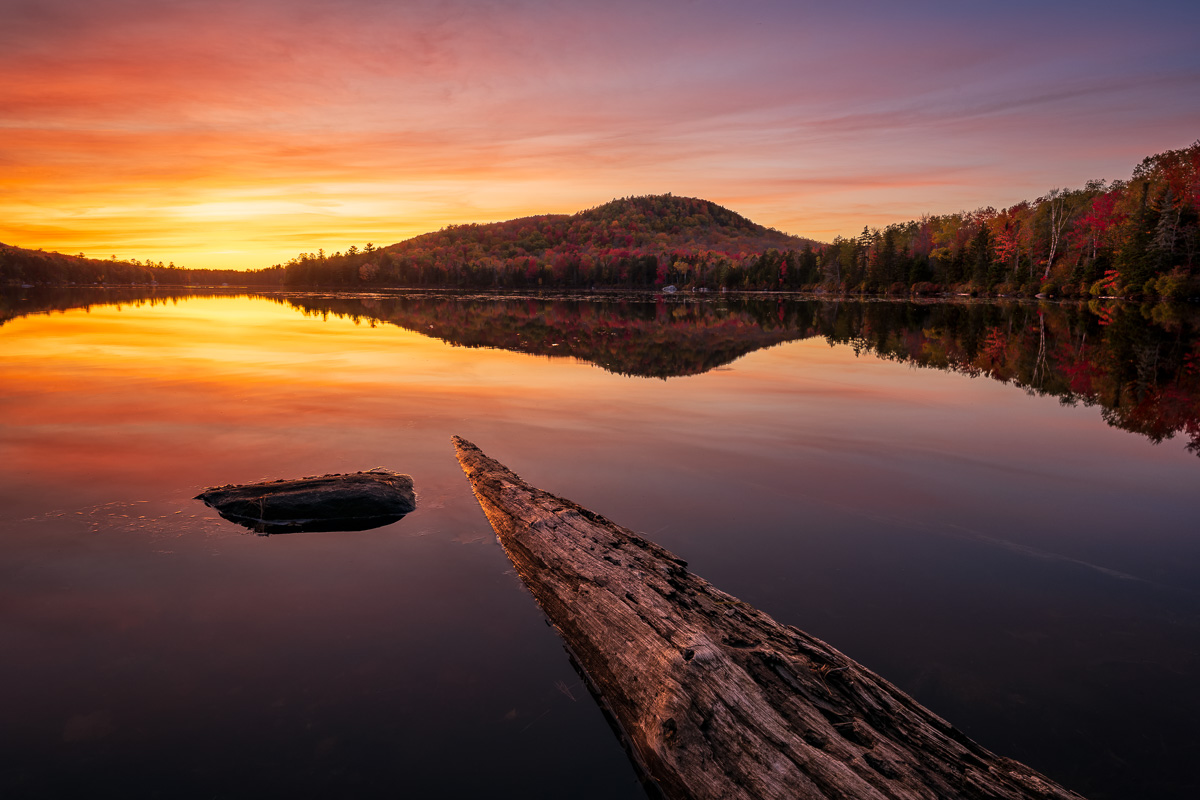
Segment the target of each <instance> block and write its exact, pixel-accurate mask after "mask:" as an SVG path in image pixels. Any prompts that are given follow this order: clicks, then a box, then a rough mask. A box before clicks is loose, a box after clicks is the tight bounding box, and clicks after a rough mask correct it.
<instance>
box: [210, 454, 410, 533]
mask: <svg viewBox="0 0 1200 800" xmlns="http://www.w3.org/2000/svg"><path fill="white" fill-rule="evenodd" d="M196 499H197V500H203V501H204V503H205V504H206V505H208V506H211V507H212V508H215V509H216V510H217V513H218V514H220V515H221V516H222V517H224V518H225V519H227V520H229V521H230V522H236V523H237V524H239V525H243V526H245V527H247V528H250V529H251V530H253V531H255V532H257V533H265V534H271V533H296V532H300V531H310V532H312V531H364V530H367V529H369V528H378V527H379V526H381V525H387V524H390V523H392V522H396V521H397V520H399V519H401V518H402V517H404V515H406V514H408V513H409V512H410V511H412V510H413V509H415V508H416V507H417V498H416V495H415V494H414V493H413V482H412V478H411V477H409V476H408V475H401V474H400V473H398V472H392V471H391V470H386V469H382V468H379V469H373V470H369V471H367V472H353V473H349V474H345V475H318V476H316V477H311V478H296V479H294V480H279V481H264V482H262V483H245V484H241V485H237V486H234V485H229V486H216V487H213V488H211V489H205V490H204V491H203V492H201V493H200V494H198V495H196Z"/></svg>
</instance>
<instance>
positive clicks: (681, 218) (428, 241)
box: [284, 194, 820, 289]
mask: <svg viewBox="0 0 1200 800" xmlns="http://www.w3.org/2000/svg"><path fill="white" fill-rule="evenodd" d="M814 246H815V248H819V247H820V245H819V244H818V243H816V242H813V241H812V240H809V239H802V238H800V237H796V236H789V235H787V234H785V233H781V232H779V231H776V230H773V229H770V228H765V227H763V226H762V225H758V224H756V223H754V222H751V221H750V220H748V219H746V218H745V217H743V216H741V215H740V214H737V213H735V212H733V211H730V210H729V209H727V208H724V207H723V206H719V205H717V204H716V203H713V202H711V201H708V200H702V199H699V198H694V197H675V196H673V195H670V194H666V195H648V196H644V197H627V198H624V199H621V200H613V201H612V202H610V203H605V204H604V205H601V206H597V207H596V208H591V209H588V210H586V211H581V212H579V213H577V214H570V215H567V214H547V215H543V216H535V217H523V218H520V219H514V220H509V221H507V222H494V223H490V224H483V225H480V224H471V225H455V226H452V227H448V228H444V229H443V230H440V231H437V232H434V233H427V234H423V235H421V236H417V237H414V238H412V239H408V240H407V241H403V242H399V243H397V244H393V245H389V246H387V247H383V248H375V247H374V246H373V245H370V244H368V245H367V247H366V249H364V250H358V248H356V247H352V248H350V250H348V251H347V252H346V253H334V254H333V255H329V256H327V255H325V254H324V253H323V252H319V253H316V254H313V253H304V254H301V255H300V256H299V257H297V258H296V259H293V260H292V261H291V262H289V263H288V264H287V265H286V266H285V267H284V271H285V281H286V283H288V284H289V285H295V286H305V285H325V286H362V285H364V284H366V285H371V284H374V285H384V286H439V287H446V286H455V287H462V288H491V287H497V288H528V287H556V288H575V289H577V288H590V287H593V286H596V287H600V286H604V287H630V288H645V287H653V286H663V285H666V284H672V283H694V282H695V273H696V270H697V268H699V267H704V268H705V269H706V270H708V271H714V270H719V269H720V268H721V267H722V266H723V267H724V269H725V271H724V273H722V274H723V275H726V276H731V275H733V274H734V270H736V269H745V268H747V267H749V266H751V264H750V262H751V261H752V260H753V261H755V262H756V261H757V260H758V259H759V257H760V256H761V255H762V254H764V253H767V252H769V251H774V252H776V253H777V254H778V253H793V254H798V253H800V252H807V253H808V254H809V258H808V262H809V263H808V265H807V266H808V267H809V269H808V271H807V274H806V275H803V276H802V275H801V274H800V268H799V257H798V255H795V256H793V258H794V259H795V261H796V266H794V267H793V269H792V270H791V278H792V280H790V281H785V283H786V284H788V285H787V286H784V287H782V288H798V287H799V286H800V285H801V284H802V283H806V282H814V281H816V280H817V279H818V275H817V273H816V266H817V261H816V255H815V252H816V250H815V248H814ZM802 277H804V278H807V280H801V278H802ZM774 288H780V287H779V286H778V285H777V286H776V287H774Z"/></svg>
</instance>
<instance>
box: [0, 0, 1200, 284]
mask: <svg viewBox="0 0 1200 800" xmlns="http://www.w3.org/2000/svg"><path fill="white" fill-rule="evenodd" d="M4 6H5V8H4V20H5V22H4V25H3V26H0V170H3V177H2V180H0V240H2V241H9V242H12V243H15V244H22V245H26V246H43V247H47V248H61V249H67V250H72V251H77V250H78V249H79V248H80V247H82V246H84V245H85V244H87V243H89V242H94V243H97V246H100V244H99V243H103V246H104V247H105V248H106V249H112V250H116V251H117V253H118V254H119V255H124V256H134V257H142V258H144V257H153V258H156V259H157V258H163V259H170V260H175V261H176V262H179V263H189V264H192V265H196V266H199V265H205V264H218V263H226V264H230V265H235V266H244V267H248V266H261V265H265V264H269V263H273V262H276V261H280V260H284V259H286V258H287V257H288V256H290V255H294V254H295V252H296V251H297V250H299V249H316V248H317V247H326V248H327V249H330V248H332V247H335V246H336V247H344V246H346V245H347V244H349V243H352V242H357V243H359V244H361V243H362V242H363V241H365V240H366V239H368V238H369V239H371V240H374V241H376V242H377V243H381V242H390V241H396V240H398V239H400V238H403V237H405V236H408V235H413V234H416V233H419V232H422V231H423V230H427V229H429V228H436V227H440V226H441V225H444V224H446V223H449V222H467V221H475V220H495V219H504V218H507V217H511V216H518V215H522V214H529V213H543V212H547V211H558V212H569V211H575V210H578V209H580V208H585V207H588V206H592V205H595V204H597V203H599V202H603V201H605V200H608V199H610V198H611V197H615V196H623V195H628V194H638V193H644V192H661V191H674V192H676V193H680V194H694V195H700V196H705V197H709V198H712V199H714V200H717V201H718V202H724V203H726V204H727V205H733V206H734V207H736V208H737V209H738V210H739V211H742V212H743V213H746V214H748V215H750V216H751V217H752V218H755V219H756V220H758V221H761V222H763V223H764V224H767V225H773V226H775V227H779V228H781V229H784V230H788V231H789V232H792V233H798V234H805V235H813V236H824V237H826V238H828V235H829V234H830V233H831V232H842V233H853V232H854V231H856V230H858V229H861V226H862V225H863V224H880V223H882V222H887V221H900V220H902V219H905V218H908V217H912V216H916V215H918V214H920V213H922V212H924V211H951V210H958V209H960V208H964V207H976V206H978V205H984V204H995V205H1001V204H1004V203H1007V202H1016V201H1017V200H1019V199H1022V198H1023V197H1028V196H1031V195H1036V194H1038V193H1041V192H1043V191H1044V190H1045V189H1046V188H1049V187H1050V186H1054V185H1071V184H1072V183H1078V182H1081V181H1082V180H1086V179H1087V178H1092V177H1109V178H1116V177H1124V176H1127V175H1128V173H1129V170H1130V169H1131V168H1132V166H1133V163H1134V162H1136V160H1138V159H1140V158H1141V157H1142V156H1144V155H1147V154H1149V153H1152V152H1157V151H1160V150H1162V149H1166V148H1169V147H1182V146H1185V145H1187V144H1189V143H1190V142H1191V141H1192V140H1194V139H1195V138H1196V137H1197V135H1200V134H1198V133H1197V131H1200V80H1197V77H1198V76H1200V55H1198V53H1197V49H1196V48H1195V46H1194V44H1195V43H1194V35H1193V34H1191V33H1189V31H1194V30H1195V29H1196V28H1197V27H1200V10H1197V9H1196V8H1194V7H1193V6H1192V5H1191V4H1182V3H1166V2H1152V3H1150V4H1149V5H1147V6H1143V7H1141V8H1138V9H1128V8H1122V7H1118V6H1117V5H1108V6H1105V5H1102V4H1101V5H1097V4H1094V3H1093V4H1083V3H1063V4H1056V5H1055V7H1054V8H1051V9H1045V8H1040V7H1039V8H1038V9H1036V10H1035V8H1034V6H1033V5H1031V4H1029V3H1025V2H1024V1H1023V0H1019V1H1018V2H1015V3H1013V4H1009V5H1006V6H1005V7H1003V8H990V7H989V8H976V7H973V6H972V7H966V6H963V5H962V4H961V3H959V4H951V3H942V2H934V3H922V4H917V5H906V6H904V7H903V8H898V7H897V6H895V5H892V4H879V3H856V4H848V5H844V6H837V7H830V6H828V5H826V4H821V5H818V4H807V3H795V2H787V3H785V2H754V3H750V4H743V5H739V6H737V7H734V6H731V5H729V4H727V3H718V2H710V1H709V0H696V1H695V2H682V1H679V2H664V3H654V4H645V3H632V2H618V3H610V4H604V5H603V6H598V5H596V4H585V3H562V2H554V3H551V2H537V1H535V0H529V1H524V0H512V1H511V2H506V1H503V0H497V1H496V2H470V1H468V0H458V1H457V2H433V0H430V1H429V2H406V3H403V4H396V3H391V2H383V0H344V1H343V2H339V3H331V2H326V1H324V0H290V1H289V2H284V0H243V1H242V2H236V3H235V2H231V1H230V0H213V1H209V0H206V1H205V2H200V1H199V0H177V1H176V2H171V3H161V2H157V0H154V1H153V2H152V0H92V2H83V1H82V0H39V2H20V1H18V0H7V1H6V2H5V3H4ZM1156 12H1163V13H1165V12H1169V13H1170V16H1171V18H1172V19H1173V20H1174V21H1175V22H1174V24H1172V25H1170V26H1166V27H1164V26H1162V25H1160V24H1158V23H1157V22H1156ZM155 248H158V249H155ZM230 251H235V252H236V256H235V255H231V254H230Z"/></svg>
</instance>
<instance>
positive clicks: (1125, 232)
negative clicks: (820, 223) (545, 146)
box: [0, 141, 1200, 300]
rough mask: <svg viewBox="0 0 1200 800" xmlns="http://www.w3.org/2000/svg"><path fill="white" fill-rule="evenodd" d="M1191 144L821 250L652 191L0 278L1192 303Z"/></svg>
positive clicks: (29, 254)
mask: <svg viewBox="0 0 1200 800" xmlns="http://www.w3.org/2000/svg"><path fill="white" fill-rule="evenodd" d="M1198 258H1200V141H1198V142H1196V143H1195V144H1193V145H1192V146H1190V147H1188V148H1185V149H1182V150H1171V151H1168V152H1165V153H1160V154H1158V155H1155V156H1150V157H1148V158H1146V159H1144V160H1143V161H1142V163H1141V164H1139V165H1138V166H1137V167H1136V168H1135V169H1134V171H1133V174H1132V176H1131V177H1130V178H1129V179H1128V180H1116V181H1112V182H1111V183H1110V182H1107V181H1104V180H1096V181H1090V182H1089V183H1088V184H1087V185H1086V186H1084V187H1083V188H1079V189H1054V190H1051V191H1049V192H1047V193H1046V194H1045V195H1044V196H1042V197H1039V198H1037V199H1036V200H1032V201H1026V202H1021V203H1018V204H1016V205H1014V206H1011V207H1009V208H1005V209H1002V210H996V209H995V208H990V207H989V208H981V209H977V210H975V211H969V212H967V211H964V212H959V213H955V214H942V215H938V216H923V217H921V218H919V219H915V220H910V221H908V222H901V223H896V224H892V225H888V226H887V227H886V228H883V229H882V230H880V229H872V228H869V227H863V229H862V232H861V233H860V234H859V235H857V236H854V237H850V238H843V237H838V238H836V239H834V241H833V242H832V243H828V244H821V243H818V242H814V241H812V240H808V239H802V238H798V237H795V236H789V235H787V234H784V233H781V232H779V231H776V230H773V229H769V228H764V227H763V226H761V225H757V224H755V223H754V222H751V221H750V220H748V219H746V218H745V217H743V216H740V215H739V214H736V213H734V212H733V211H730V210H729V209H727V208H723V207H721V206H719V205H717V204H715V203H712V202H709V201H707V200H701V199H697V198H689V197H674V196H672V195H669V194H668V195H651V196H646V197H630V198H625V199H622V200H614V201H612V202H610V203H606V204H604V205H602V206H598V207H596V208H592V209H589V210H587V211H581V212H579V213H578V214H571V215H566V214H551V215H544V216H536V217H525V218H522V219H514V220H509V221H507V222H497V223H491V224H486V225H475V224H473V225H456V226H452V227H449V228H445V229H443V230H440V231H437V232H435V233H427V234H424V235H421V236H417V237H415V238H413V239H409V240H407V241H403V242H400V243H397V244H393V245H388V246H386V247H376V246H375V245H373V244H370V243H368V244H367V245H366V246H365V247H363V248H362V249H359V248H358V247H357V246H354V247H350V248H349V249H348V250H346V252H344V253H343V252H336V253H332V254H326V253H325V252H324V251H322V250H318V251H317V252H316V253H302V254H300V255H299V256H297V257H296V258H294V259H292V260H291V261H289V262H288V263H287V264H277V265H275V266H274V267H271V268H269V269H265V270H257V271H251V272H237V271H234V270H186V269H181V268H176V267H174V265H166V266H164V265H163V264H162V263H158V264H155V263H153V262H145V263H139V262H137V261H132V262H121V261H116V260H109V261H101V260H97V259H88V258H83V257H81V256H66V255H61V254H58V253H44V252H42V251H40V250H38V251H34V250H23V249H21V248H16V247H9V246H3V245H0V283H7V284H21V283H32V284H55V285H63V284H69V283H76V284H81V283H109V284H111V283H126V284H128V283H159V284H164V285H193V286H201V285H220V284H222V283H229V284H235V285H250V286H262V287H267V286H280V285H286V286H289V287H329V288H340V289H347V290H349V289H369V288H458V289H511V290H528V289H559V290H575V291H578V290H589V289H634V290H644V289H661V288H665V287H667V286H675V287H677V288H678V289H682V290H689V289H691V290H710V291H717V290H721V289H731V290H757V291H805V290H808V291H812V290H816V291H823V292H831V293H849V294H858V293H867V294H891V295H908V294H937V293H942V292H955V293H970V294H999V295H1018V296H1032V295H1035V294H1039V293H1045V294H1050V295H1065V296H1120V297H1143V298H1151V299H1154V298H1161V299H1168V300H1178V299H1184V298H1197V297H1200V275H1198V274H1197V272H1198V270H1197V266H1198V264H1197V260H1198Z"/></svg>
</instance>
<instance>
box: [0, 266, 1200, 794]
mask: <svg viewBox="0 0 1200 800" xmlns="http://www.w3.org/2000/svg"><path fill="white" fill-rule="evenodd" d="M0 311H2V313H0V320H4V321H3V324H2V325H0V387H2V388H0V652H3V653H4V657H3V658H2V659H0V708H2V709H3V714H2V715H0V761H2V767H0V794H2V795H3V796H4V797H12V798H15V797H46V796H77V795H82V794H85V793H93V792H95V791H97V790H98V789H101V788H103V791H104V793H106V794H111V795H113V796H123V797H164V798H167V797H169V798H192V797H195V798H200V797H205V798H211V797H220V798H240V797H257V796H262V795H264V794H268V795H271V796H276V795H278V796H293V797H376V796H378V797H383V796H388V797H391V796H397V795H399V796H413V797H475V796H484V795H486V796H488V797H512V798H518V797H519V798H560V797H574V798H622V797H627V798H639V797H644V796H645V795H644V793H643V791H642V789H641V788H640V785H639V783H638V781H637V779H636V776H635V774H634V771H633V769H632V767H631V766H630V764H629V762H628V760H627V759H626V757H625V754H624V753H623V751H622V749H621V747H620V745H619V743H618V741H617V739H616V738H615V737H614V736H613V734H612V732H611V731H610V729H609V728H608V726H607V724H606V722H605V721H604V719H603V717H602V715H601V713H600V711H599V709H598V708H597V706H596V705H595V703H594V702H593V700H592V699H591V697H590V695H589V694H588V691H587V689H586V687H585V686H584V685H583V683H582V681H581V679H580V677H579V676H578V675H577V674H576V673H575V672H574V671H573V669H572V667H571V666H570V664H569V663H568V660H567V657H566V655H565V653H564V651H563V649H562V647H561V645H560V643H559V640H558V639H557V637H556V635H555V633H554V631H553V630H552V629H551V628H550V627H548V626H547V625H546V623H545V621H544V618H543V616H542V614H541V612H540V610H539V609H538V608H537V606H536V604H535V603H534V602H533V600H532V598H531V597H530V595H529V594H528V592H526V590H525V589H524V587H523V586H522V584H521V583H520V581H519V579H518V578H517V577H516V575H515V573H514V572H513V570H512V568H511V565H510V564H509V562H508V561H507V559H506V558H505V555H504V553H503V551H502V550H501V549H500V547H499V546H498V544H497V543H496V540H495V537H494V535H493V533H492V531H491V528H490V527H489V525H488V523H487V521H486V519H485V518H484V516H483V514H482V512H481V511H480V509H479V507H478V505H477V503H476V501H475V499H474V497H473V495H472V493H471V490H470V487H469V485H468V484H467V481H466V479H465V478H464V476H463V474H462V471H461V469H460V468H459V465H458V462H457V460H456V459H455V455H454V450H453V447H452V446H451V443H450V437H451V436H452V435H455V434H457V435H461V436H463V437H465V438H467V439H469V440H471V441H473V442H474V443H475V444H477V445H479V446H480V447H481V448H482V449H483V450H484V452H485V453H487V454H488V455H490V456H492V457H494V458H497V459H498V460H500V461H501V462H503V463H505V464H506V465H507V466H509V467H511V468H512V469H513V470H515V471H516V472H517V473H518V474H520V475H521V476H522V477H523V478H525V479H526V480H528V481H529V482H530V483H532V484H533V485H535V486H538V487H539V488H542V489H546V490H548V491H551V492H554V493H556V494H560V495H563V496H565V497H568V498H571V499H572V500H575V501H577V502H579V503H581V504H582V505H584V506H587V507H589V508H591V509H593V510H595V511H597V512H598V513H601V514H603V515H604V516H606V517H608V518H610V519H612V520H614V521H616V522H619V523H621V524H623V525H625V526H627V527H629V528H632V529H634V530H635V531H638V532H641V533H643V534H644V535H646V536H647V537H648V538H650V539H652V540H654V541H656V542H658V543H659V544H662V545H663V546H665V547H667V548H669V549H671V550H672V551H674V552H675V553H676V554H678V555H679V556H680V557H682V558H685V559H686V560H687V561H688V562H689V569H691V570H692V571H694V572H695V573H696V574H698V575H700V576H702V577H704V578H706V579H708V580H709V581H711V582H712V583H714V584H715V585H716V586H717V587H719V588H721V589H723V590H725V591H728V592H730V593H732V594H734V595H736V596H738V597H740V598H742V599H743V600H745V601H747V602H749V603H751V604H754V605H756V606H758V607H760V608H762V609H763V610H764V611H766V612H768V613H770V614H771V615H773V616H774V617H775V618H776V619H778V620H779V621H781V622H783V623H785V624H792V625H795V626H797V627H799V628H801V629H803V630H805V631H807V632H809V633H811V634H813V635H815V636H818V637H820V638H822V639H825V640H826V641H828V642H829V643H830V644H832V645H833V646H834V647H836V648H838V649H840V650H842V651H843V652H845V653H846V654H848V655H850V656H851V657H853V658H855V659H856V660H858V661H860V662H861V663H863V664H865V665H866V666H867V667H869V668H871V669H873V670H874V671H876V672H878V673H880V674H881V675H883V676H884V677H886V678H887V679H889V680H891V681H892V682H894V683H896V684H897V685H899V686H900V687H901V688H902V689H904V690H906V691H908V692H909V693H911V694H913V695H914V696H915V697H916V698H917V699H918V700H920V701H921V702H922V703H924V704H926V705H927V706H929V707H930V708H931V709H932V710H934V711H935V712H937V713H938V714H940V715H942V716H943V717H945V718H947V719H948V720H950V721H951V722H952V723H954V724H955V725H956V726H957V727H959V728H960V729H962V730H963V731H964V732H966V733H967V734H968V735H969V736H971V737H973V738H975V739H976V740H978V741H979V742H980V743H981V744H983V745H984V746H985V747H988V748H989V749H991V750H994V751H996V752H998V753H1000V754H1002V755H1006V756H1010V757H1012V758H1015V759H1018V760H1020V761H1024V762H1026V763H1028V764H1029V765H1030V766H1032V767H1034V768H1035V769H1038V770H1041V771H1043V772H1045V773H1047V774H1048V775H1049V776H1050V777H1052V778H1054V779H1056V780H1058V781H1059V782H1061V783H1063V784H1064V785H1066V786H1067V787H1069V788H1071V789H1074V790H1076V791H1078V792H1080V793H1082V794H1084V795H1085V796H1088V797H1091V798H1143V797H1157V798H1192V797H1195V796H1197V793H1198V792H1200V780H1198V779H1197V777H1196V773H1195V770H1194V766H1193V765H1194V763H1195V760H1196V758H1197V757H1200V732H1197V728H1196V726H1195V724H1194V721H1195V719H1197V718H1198V717H1200V690H1197V687H1196V684H1195V678H1196V677H1197V676H1198V675H1200V593H1198V591H1197V589H1198V588H1200V525H1198V524H1197V518H1198V516H1200V515H1198V513H1197V512H1198V511H1200V491H1198V489H1200V422H1198V417H1200V414H1198V411H1200V340H1198V338H1197V335H1196V334H1197V320H1196V315H1195V313H1194V312H1193V311H1181V310H1178V309H1176V310H1171V309H1163V308H1157V309H1143V308H1139V307H1136V306H1132V307H1124V306H1110V305H1104V304H1098V303H1093V304H1091V305H1090V306H1067V305H1054V304H1041V305H1039V304H1036V303H1023V304H1018V303H1010V304H997V303H982V302H973V303H946V302H937V303H935V302H930V303H921V304H917V303H908V302H896V303H887V302H847V301H843V302H832V301H819V300H814V299H803V298H781V297H724V296H705V297H686V298H685V297H681V296H667V297H664V296H657V297H656V296H652V295H645V296H630V297H607V298H601V299H593V298H582V297H575V298H570V297H563V298H535V297H524V298H507V299H496V298H486V297H467V296H449V295H447V296H440V295H433V294H424V295H405V294H372V295H334V294H328V295H324V294H298V293H297V294H287V295H275V296H263V295H257V296H248V295H239V294H237V293H236V292H232V291H227V292H224V293H222V292H216V291H213V292H209V293H207V294H197V295H191V296H189V295H184V294H172V293H170V292H167V291H165V290H158V291H151V290H149V289H146V290H137V289H125V290H120V291H115V290H93V291H91V292H87V291H84V290H79V291H76V292H67V291H61V292H39V291H37V290H32V289H30V290H24V291H22V290H15V291H10V292H9V293H8V294H6V295H5V296H4V299H3V305H2V306H0ZM377 466H383V467H387V468H390V469H394V470H396V471H399V472H404V473H408V474H411V475H412V476H413V479H414V483H415V486H416V490H417V493H418V501H417V510H416V511H415V512H413V513H412V514H410V515H408V516H407V517H405V518H404V519H402V520H401V521H399V522H396V523H394V524H392V525H388V526H385V527H381V528H376V529H374V530H367V531H359V532H353V533H300V534H291V535H274V536H269V537H266V536H256V535H254V534H253V533H250V532H247V531H246V530H245V529H243V528H240V527H238V526H236V525H233V524H231V523H229V522H226V521H224V520H222V519H221V518H219V517H218V516H217V514H216V513H215V512H214V511H213V510H211V509H209V508H207V507H206V506H204V505H203V504H202V503H200V502H199V501H197V500H194V499H193V498H194V496H195V495H196V494H197V493H199V492H200V491H201V490H202V489H204V488H205V487H209V486H215V485H220V484H228V483H245V482H251V481H257V480H264V479H274V478H292V477H300V476H306V475H319V474H324V473H333V472H349V471H356V470H365V469H370V468H372V467H377Z"/></svg>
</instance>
